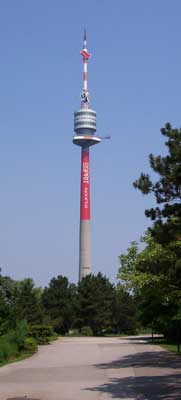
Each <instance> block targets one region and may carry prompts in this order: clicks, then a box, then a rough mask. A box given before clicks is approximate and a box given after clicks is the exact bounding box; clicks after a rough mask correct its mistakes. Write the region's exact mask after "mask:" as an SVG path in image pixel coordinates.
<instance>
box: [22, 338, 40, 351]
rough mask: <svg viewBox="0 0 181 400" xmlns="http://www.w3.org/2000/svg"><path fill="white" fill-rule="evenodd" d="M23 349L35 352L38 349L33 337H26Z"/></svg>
mask: <svg viewBox="0 0 181 400" xmlns="http://www.w3.org/2000/svg"><path fill="white" fill-rule="evenodd" d="M24 350H25V351H27V352H28V353H35V352H36V351H37V350H38V345H37V342H36V340H35V339H34V338H33V337H27V338H26V339H25V341H24Z"/></svg>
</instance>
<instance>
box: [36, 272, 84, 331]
mask: <svg viewBox="0 0 181 400" xmlns="http://www.w3.org/2000/svg"><path fill="white" fill-rule="evenodd" d="M75 294H76V288H75V285H73V284H70V283H69V281H68V279H67V278H66V277H63V276H61V275H59V276H57V278H52V279H51V281H50V283H49V286H48V287H46V288H45V289H44V293H43V297H42V300H43V304H44V307H45V311H46V313H47V314H48V315H49V317H50V321H51V323H52V325H53V328H54V330H55V331H56V332H57V333H62V334H65V333H67V332H68V331H69V329H70V327H71V326H72V325H73V322H74V298H75Z"/></svg>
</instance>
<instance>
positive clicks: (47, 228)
mask: <svg viewBox="0 0 181 400" xmlns="http://www.w3.org/2000/svg"><path fill="white" fill-rule="evenodd" d="M180 19H181V2H180V0H173V1H170V0H152V1H145V0H137V1H135V0H112V1H110V0H91V1H85V0H84V1H83V0H76V1H75V0H66V1H65V0H51V1H50V0H31V1H26V0H16V1H14V0H9V1H6V0H1V1H0V71H1V72H0V155H1V156H0V191H1V195H0V266H1V267H2V270H3V273H4V274H8V275H10V276H12V277H14V278H16V279H23V278H24V277H32V278H33V279H34V281H35V283H36V285H42V286H44V285H47V283H48V281H49V279H50V278H51V277H53V276H57V275H58V274H62V275H66V276H67V277H68V278H69V279H70V281H73V282H76V281H77V279H78V236H79V195H80V193H79V192H80V190H79V181H80V149H79V148H78V147H76V146H73V144H72V136H73V112H74V110H75V109H78V108H79V106H80V93H81V85H82V82H81V79H82V61H81V57H80V54H79V51H80V49H81V48H82V35H83V28H84V27H86V28H87V36H88V49H89V51H90V52H91V53H92V58H91V60H90V62H89V67H88V75H89V91H90V94H91V106H92V107H93V108H94V109H95V110H96V111H97V125H98V129H97V133H98V134H100V135H111V140H110V141H104V142H102V143H101V144H100V145H98V146H95V147H94V148H92V149H91V214H92V223H91V226H92V264H93V272H94V273H97V272H98V271H101V272H103V273H104V274H106V275H107V276H108V277H109V278H110V279H111V280H113V281H114V280H115V278H116V274H117V270H118V255H119V254H120V253H122V252H124V251H126V249H127V247H128V246H129V244H130V242H131V241H132V240H136V239H138V238H139V237H140V235H142V234H143V233H144V231H145V229H146V227H147V226H148V225H149V223H150V222H149V220H148V219H147V218H146V217H145V216H144V209H145V208H147V207H149V206H153V205H154V199H153V197H150V198H147V197H143V196H142V195H141V193H140V192H139V191H136V190H135V189H134V188H133V186H132V182H133V181H134V180H135V179H136V178H137V177H138V176H139V174H140V172H142V171H145V172H147V171H149V167H148V154H149V153H150V152H153V153H154V154H155V155H156V154H161V153H162V154H163V153H164V152H165V148H164V138H163V137H162V136H161V134H160V128H161V127H162V126H163V125H164V124H165V122H167V121H170V122H171V123H172V124H173V126H176V127H180V104H181V23H180Z"/></svg>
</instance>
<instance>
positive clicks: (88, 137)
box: [73, 107, 101, 147]
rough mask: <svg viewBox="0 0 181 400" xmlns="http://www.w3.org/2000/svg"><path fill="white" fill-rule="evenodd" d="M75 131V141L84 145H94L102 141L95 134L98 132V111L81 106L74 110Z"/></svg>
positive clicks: (79, 144)
mask: <svg viewBox="0 0 181 400" xmlns="http://www.w3.org/2000/svg"><path fill="white" fill-rule="evenodd" d="M74 131H75V133H76V134H75V136H74V137H73V143H74V144H76V145H78V146H82V147H84V146H85V147H87V146H93V145H94V144H97V143H99V142H101V139H100V138H99V137H97V136H95V132H96V112H95V111H94V110H92V109H91V108H88V107H86V108H81V109H80V110H79V111H75V112H74Z"/></svg>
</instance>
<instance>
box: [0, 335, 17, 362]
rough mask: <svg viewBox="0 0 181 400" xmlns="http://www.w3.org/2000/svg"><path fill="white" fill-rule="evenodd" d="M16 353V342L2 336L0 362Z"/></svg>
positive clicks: (0, 340) (0, 339)
mask: <svg viewBox="0 0 181 400" xmlns="http://www.w3.org/2000/svg"><path fill="white" fill-rule="evenodd" d="M17 354H18V347H17V344H16V343H15V342H14V343H13V342H12V341H11V340H9V338H8V337H6V336H4V337H1V338H0V364H1V363H3V362H4V361H8V360H9V359H10V358H11V357H15V356H16V355H17Z"/></svg>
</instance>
